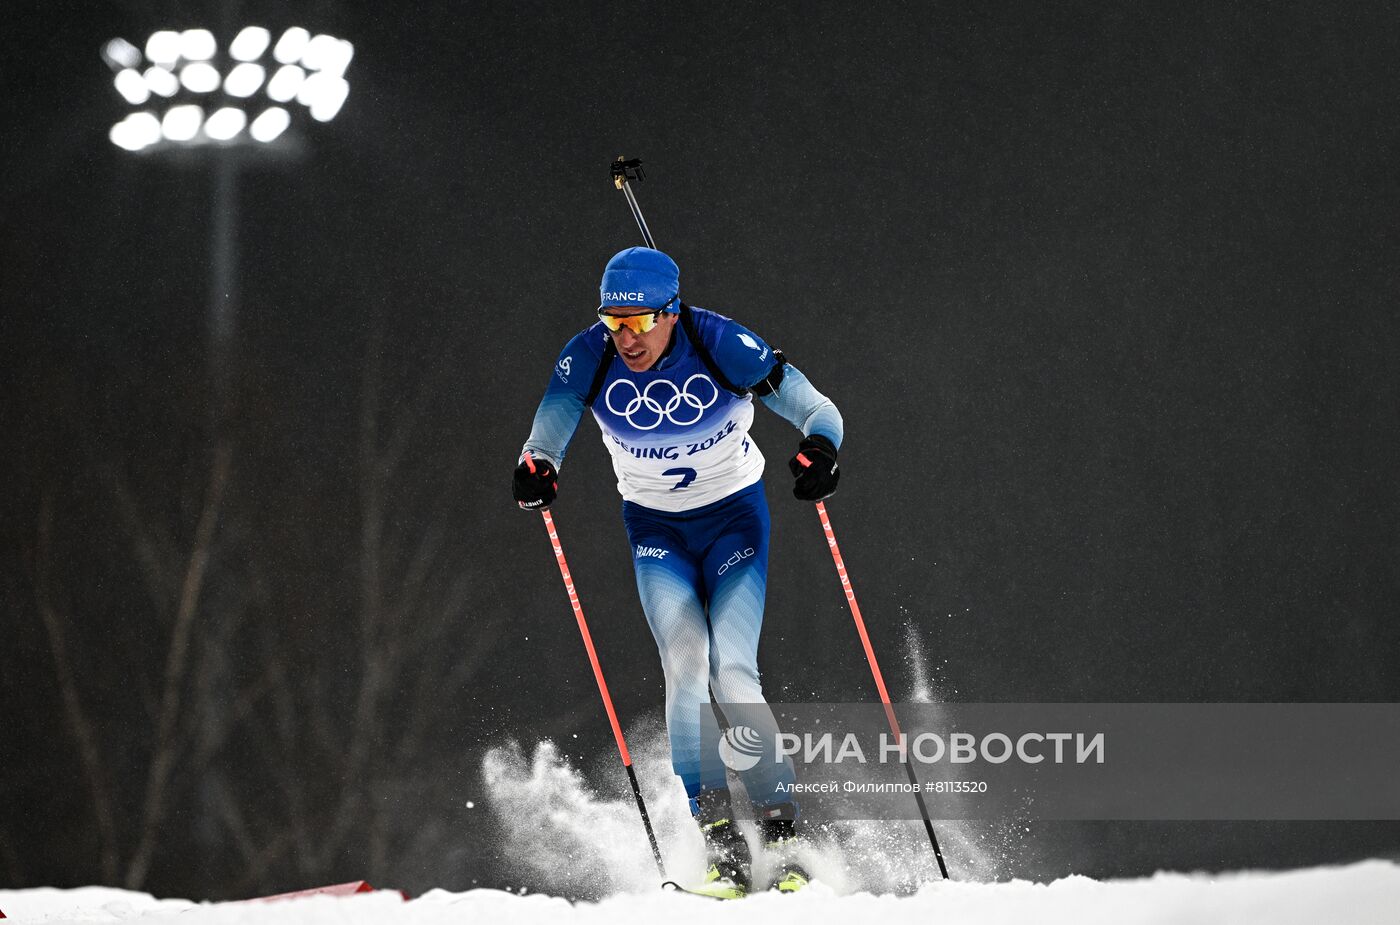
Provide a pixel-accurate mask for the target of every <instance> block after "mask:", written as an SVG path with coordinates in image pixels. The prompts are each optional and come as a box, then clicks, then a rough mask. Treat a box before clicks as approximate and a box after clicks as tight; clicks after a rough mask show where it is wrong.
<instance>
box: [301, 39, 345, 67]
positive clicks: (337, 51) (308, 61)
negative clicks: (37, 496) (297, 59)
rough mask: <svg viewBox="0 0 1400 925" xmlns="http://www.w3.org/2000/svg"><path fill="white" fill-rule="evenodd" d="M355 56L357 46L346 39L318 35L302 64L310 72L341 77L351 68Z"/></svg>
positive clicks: (302, 58) (303, 56)
mask: <svg viewBox="0 0 1400 925" xmlns="http://www.w3.org/2000/svg"><path fill="white" fill-rule="evenodd" d="M354 56H355V46H354V45H351V44H350V43H349V42H347V41H345V40H344V39H338V38H334V37H332V36H329V35H318V36H316V37H315V38H314V39H312V40H311V42H310V44H308V45H307V46H306V54H304V55H302V56H301V64H302V67H305V68H306V69H307V70H309V71H319V72H321V73H323V74H330V75H332V76H333V77H341V76H343V75H344V74H345V70H346V68H348V67H350V59H351V58H353V57H354Z"/></svg>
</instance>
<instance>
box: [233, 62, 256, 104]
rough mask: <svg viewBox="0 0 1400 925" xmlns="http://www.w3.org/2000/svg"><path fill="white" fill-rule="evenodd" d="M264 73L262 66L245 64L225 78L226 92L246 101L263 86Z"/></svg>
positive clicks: (237, 67)
mask: <svg viewBox="0 0 1400 925" xmlns="http://www.w3.org/2000/svg"><path fill="white" fill-rule="evenodd" d="M263 76H264V71H263V68H262V65H261V64H252V63H250V62H247V61H245V62H243V63H242V64H239V65H237V66H235V67H234V69H233V70H231V71H229V72H228V76H227V77H225V78H224V92H225V93H227V94H228V95H229V96H236V97H238V98H239V99H241V100H245V99H247V98H248V97H250V96H252V95H253V94H254V93H257V92H258V88H259V87H261V86H262V82H263Z"/></svg>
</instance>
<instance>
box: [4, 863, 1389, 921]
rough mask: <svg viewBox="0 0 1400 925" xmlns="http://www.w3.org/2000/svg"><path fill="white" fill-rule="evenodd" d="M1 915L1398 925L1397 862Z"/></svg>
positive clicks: (45, 902) (128, 902)
mask: <svg viewBox="0 0 1400 925" xmlns="http://www.w3.org/2000/svg"><path fill="white" fill-rule="evenodd" d="M0 910H3V911H4V912H5V914H6V915H8V916H9V917H10V919H11V920H13V921H14V922H16V923H21V922H45V923H56V922H82V923H90V922H141V923H155V922H171V923H178V925H204V923H240V925H241V923H248V925H277V923H286V925H323V923H324V925H330V923H336V925H357V923H367V925H368V923H385V925H396V923H404V925H429V923H449V922H451V923H459V922H460V923H466V922H473V923H475V922H509V923H510V925H533V923H546V922H547V923H556V922H565V923H599V925H602V923H607V925H622V923H629V922H639V923H646V925H658V923H664V925H687V923H690V922H695V923H702V922H703V923H707V925H708V923H713V922H717V921H723V922H753V923H763V925H781V923H788V922H791V923H801V925H814V923H823V922H833V923H841V925H852V923H857V922H928V923H931V925H964V923H965V925H1025V923H1034V925H1095V923H1104V925H1110V923H1111V925H1125V923H1138V922H1150V923H1183V925H1186V923H1190V925H1199V923H1207V922H1208V923H1213V925H1214V923H1240V925H1244V923H1250V925H1253V923H1260V925H1293V923H1297V925H1321V923H1333V922H1346V923H1348V925H1369V923H1377V925H1379V923H1386V925H1394V923H1395V922H1396V921H1400V865H1397V864H1395V863H1393V862H1389V861H1365V862H1362V863H1359V864H1352V865H1349V866H1346V867H1331V868H1314V869H1310V870H1298V871H1289V872H1284V873H1262V872H1252V873H1249V872H1247V873H1232V874H1220V875H1205V874H1194V875H1183V874H1157V875H1156V876H1154V877H1149V878H1145V879H1141V880H1110V881H1097V880H1090V879H1088V878H1085V877H1068V878H1066V879H1063V880H1057V881H1055V882H1053V883H1048V884H1035V883H1026V882H1023V881H1016V882H1012V883H956V882H950V883H936V884H929V885H928V886H925V887H924V888H922V889H921V890H919V891H918V892H917V893H915V894H913V895H909V896H893V895H883V896H881V895H874V894H870V893H855V894H850V895H845V896H840V895H837V894H835V893H834V892H833V891H831V890H830V889H827V888H825V887H823V886H821V885H819V884H818V885H814V886H813V887H812V888H810V889H808V890H807V891H805V892H803V893H800V894H797V895H794V896H778V895H771V894H765V895H759V896H754V897H751V898H749V899H745V900H740V901H735V902H716V901H714V900H709V899H703V898H698V897H693V896H686V895H680V894H674V893H663V892H661V891H660V890H649V891H646V892H637V893H625V894H620V895H616V896H611V897H608V898H606V899H603V900H601V901H598V902H579V903H569V902H567V901H566V900H563V899H557V898H553V897H549V896H539V895H532V896H517V895H515V894H512V893H505V892H502V891H500V890H469V891H467V892H465V893H448V892H446V891H442V890H435V891H433V892H431V893H428V894H427V895H425V896H422V897H420V898H418V899H413V900H410V901H408V902H404V901H402V900H401V899H400V897H399V896H398V894H396V893H375V894H367V895H362V896H355V897H348V898H343V899H335V898H330V897H312V898H310V899H296V900H288V901H284V902H279V903H270V904H253V905H199V904H195V903H191V902H188V901H185V900H169V899H166V900H157V899H153V898H152V897H150V896H148V895H146V894H144V893H128V892H124V891H121V890H112V889H105V888H102V887H85V888H83V889H77V890H54V889H37V890H16V891H0Z"/></svg>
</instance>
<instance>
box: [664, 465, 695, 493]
mask: <svg viewBox="0 0 1400 925" xmlns="http://www.w3.org/2000/svg"><path fill="white" fill-rule="evenodd" d="M661 474H662V475H678V476H680V477H681V480H680V481H679V482H677V483H676V484H674V485H672V486H671V490H672V491H676V490H678V489H681V488H685V487H686V486H688V485H689V484H690V483H691V482H693V481H695V477H696V476H697V475H699V474H700V473H698V472H696V471H695V470H694V469H685V468H679V469H667V470H666V471H665V472H663V473H661Z"/></svg>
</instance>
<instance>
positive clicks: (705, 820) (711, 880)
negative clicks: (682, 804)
mask: <svg viewBox="0 0 1400 925" xmlns="http://www.w3.org/2000/svg"><path fill="white" fill-rule="evenodd" d="M695 803H696V806H698V807H699V809H700V812H699V813H698V814H697V815H696V817H695V821H696V822H698V823H699V824H700V834H701V835H702V836H703V837H704V839H705V860H706V862H707V863H708V865H709V870H707V871H706V873H705V880H704V882H703V883H701V885H700V886H698V887H696V888H695V889H693V890H691V891H690V892H692V893H701V894H703V895H705V896H713V897H715V898H716V899H740V898H742V897H744V896H746V895H748V892H749V887H750V886H751V885H752V880H751V877H750V873H749V870H750V865H751V864H752V860H753V859H752V856H751V855H750V854H749V843H748V842H746V841H744V836H743V835H742V834H741V833H740V832H739V829H738V826H736V825H735V824H734V810H733V808H732V807H731V805H730V802H729V791H728V790H705V791H701V793H700V794H699V795H698V796H697V797H696V798H695Z"/></svg>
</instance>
